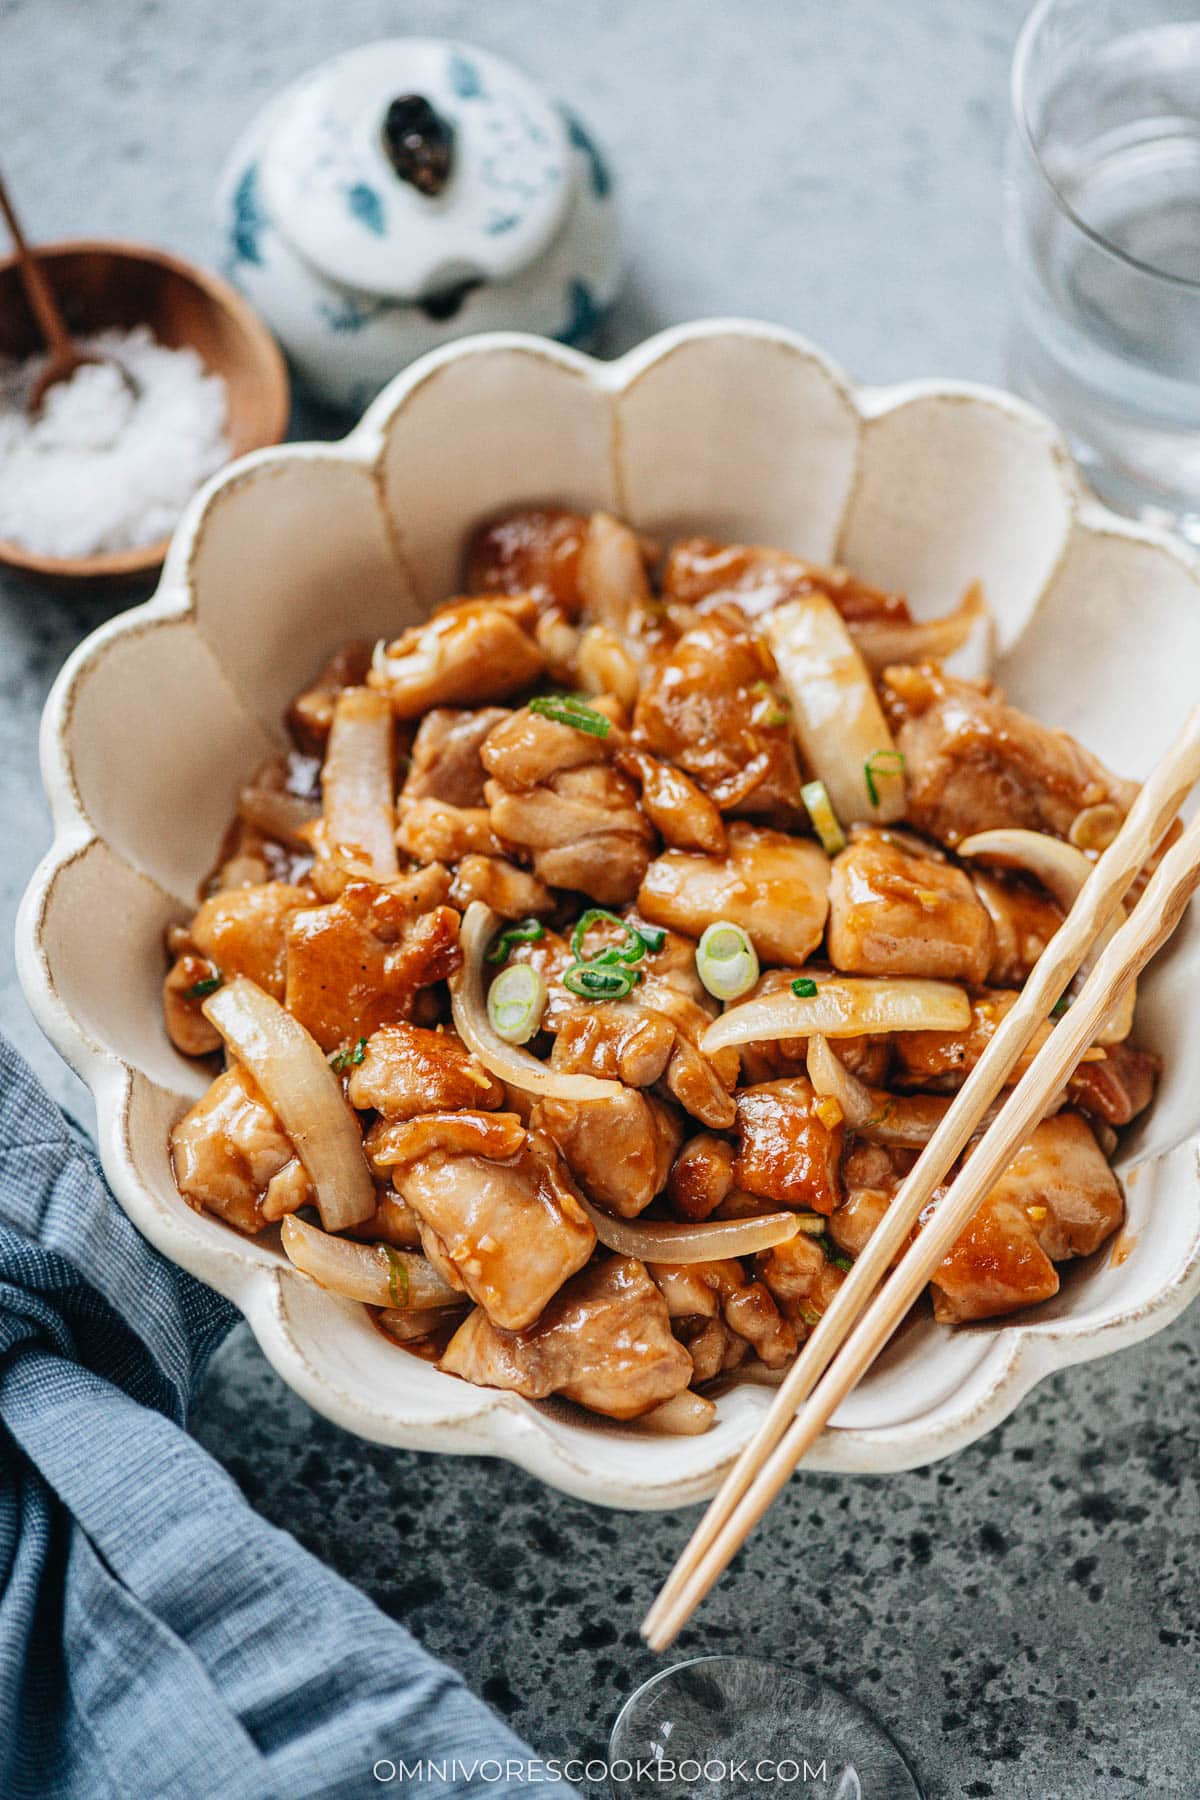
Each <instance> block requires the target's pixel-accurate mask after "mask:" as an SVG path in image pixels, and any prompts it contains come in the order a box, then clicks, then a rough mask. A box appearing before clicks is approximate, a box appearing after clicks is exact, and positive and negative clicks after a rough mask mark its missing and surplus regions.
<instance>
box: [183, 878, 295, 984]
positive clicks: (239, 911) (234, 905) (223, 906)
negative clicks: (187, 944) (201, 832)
mask: <svg viewBox="0 0 1200 1800" xmlns="http://www.w3.org/2000/svg"><path fill="white" fill-rule="evenodd" d="M314 899H315V896H314V895H313V894H312V893H311V892H310V891H309V890H308V889H307V888H300V887H291V886H290V885H289V884H288V883H287V882H283V881H268V882H265V883H264V884H263V885H262V886H261V887H240V888H229V889H226V890H223V891H222V892H221V893H219V894H213V895H211V896H210V897H209V899H207V900H205V901H204V902H203V904H202V905H201V907H200V910H199V912H198V913H197V914H196V916H195V918H194V919H193V920H192V922H191V925H190V926H189V927H188V936H189V938H190V940H191V942H192V944H193V945H194V947H195V949H196V950H197V951H198V952H199V954H200V955H201V956H204V957H207V959H208V961H209V962H210V963H212V964H213V965H214V967H215V968H217V969H219V970H220V972H221V974H222V975H223V976H224V977H225V978H226V979H229V978H230V977H231V976H234V975H246V976H248V977H249V979H250V980H251V981H253V982H256V983H257V984H258V986H259V987H260V988H262V989H263V990H264V991H265V992H266V993H268V994H270V995H271V997H272V999H274V1000H282V999H283V993H284V983H285V980H286V972H287V941H288V930H289V927H290V925H291V922H292V920H293V918H294V917H295V916H296V914H297V913H298V912H302V911H304V910H305V909H308V908H312V906H313V903H314Z"/></svg>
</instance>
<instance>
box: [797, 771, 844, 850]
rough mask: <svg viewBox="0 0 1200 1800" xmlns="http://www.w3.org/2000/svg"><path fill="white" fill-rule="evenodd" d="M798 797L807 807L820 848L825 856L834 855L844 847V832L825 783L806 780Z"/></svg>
mask: <svg viewBox="0 0 1200 1800" xmlns="http://www.w3.org/2000/svg"><path fill="white" fill-rule="evenodd" d="M800 798H801V799H802V800H803V802H804V804H805V806H806V807H807V809H808V816H809V818H810V819H811V820H812V823H813V830H814V831H815V832H816V834H817V836H818V837H819V838H820V840H821V848H822V850H824V852H825V854H826V856H836V855H837V853H838V851H839V850H844V849H845V848H846V834H845V832H844V831H843V830H842V827H841V824H840V822H839V820H838V816H837V814H836V813H835V812H834V810H833V803H832V801H831V800H830V798H829V793H828V790H827V788H826V786H825V783H824V782H823V781H806V782H805V784H804V786H803V787H802V788H801V789H800Z"/></svg>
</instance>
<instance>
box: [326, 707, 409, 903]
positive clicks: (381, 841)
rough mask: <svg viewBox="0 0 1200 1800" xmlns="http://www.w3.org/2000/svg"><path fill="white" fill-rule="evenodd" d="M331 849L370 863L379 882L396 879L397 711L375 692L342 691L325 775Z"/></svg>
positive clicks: (330, 741) (328, 833) (330, 733)
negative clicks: (394, 787) (394, 745)
mask: <svg viewBox="0 0 1200 1800" xmlns="http://www.w3.org/2000/svg"><path fill="white" fill-rule="evenodd" d="M321 798H322V803H323V807H324V836H325V845H326V848H327V849H328V850H329V851H330V852H331V853H333V854H335V855H336V854H340V853H349V854H350V855H351V856H352V857H353V858H354V859H355V860H356V861H362V862H365V863H367V864H368V866H369V868H370V870H371V873H372V875H373V876H374V877H375V879H376V880H377V881H390V880H391V879H393V877H394V876H395V875H396V874H397V872H398V869H399V864H398V863H397V861H396V842H395V830H396V820H395V809H394V807H393V805H392V709H391V707H390V706H389V705H388V700H387V696H386V694H380V693H378V692H377V691H376V690H375V689H374V688H366V687H356V688H353V687H352V688H343V689H342V692H341V693H340V694H339V695H338V698H337V705H336V707H335V708H334V714H333V724H332V726H331V727H330V731H329V747H328V749H327V750H326V752H325V766H324V769H323V770H322V773H321Z"/></svg>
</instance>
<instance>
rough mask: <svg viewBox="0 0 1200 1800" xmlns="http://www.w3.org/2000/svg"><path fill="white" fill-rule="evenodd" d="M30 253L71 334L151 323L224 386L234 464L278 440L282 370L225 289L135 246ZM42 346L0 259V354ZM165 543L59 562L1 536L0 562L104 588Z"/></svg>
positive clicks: (10, 268) (283, 406) (266, 336)
mask: <svg viewBox="0 0 1200 1800" xmlns="http://www.w3.org/2000/svg"><path fill="white" fill-rule="evenodd" d="M37 254H38V259H39V261H40V262H41V264H42V266H43V268H44V269H45V271H46V275H47V278H48V279H49V281H50V283H51V286H52V287H53V289H54V292H55V295H56V296H57V299H58V302H59V305H60V306H61V307H62V310H63V314H64V316H65V318H66V321H67V324H68V326H69V327H70V329H71V331H72V332H73V333H75V334H78V335H81V336H82V335H84V334H85V333H88V332H93V331H101V330H103V329H104V328H105V327H108V326H116V327H118V328H120V329H122V330H128V329H129V328H130V327H132V326H134V325H148V326H149V327H150V329H151V331H152V332H153V333H154V335H155V337H156V338H157V339H158V340H159V342H160V343H163V344H169V345H170V346H171V347H172V348H178V347H180V346H183V345H190V346H191V348H192V349H193V350H195V351H197V353H198V354H199V356H200V357H201V359H202V361H203V362H204V365H205V367H206V368H207V369H209V370H210V371H211V372H212V373H213V374H215V375H219V376H220V377H221V378H222V380H223V381H224V383H225V388H226V392H227V395H228V407H229V411H228V417H227V419H226V426H225V430H226V435H227V437H228V439H229V445H230V455H231V457H233V456H242V455H244V454H245V452H246V451H247V450H260V449H262V448H263V447H264V446H265V445H267V444H277V443H278V442H279V441H280V439H281V438H282V437H283V435H284V433H285V432H286V430H287V424H288V403H289V390H288V375H287V367H286V364H285V363H284V360H283V356H282V354H281V353H280V350H279V346H278V345H277V344H276V342H275V340H274V338H273V337H272V336H271V334H270V332H269V331H268V330H267V328H266V326H265V325H264V324H263V323H262V320H261V319H260V318H259V317H258V315H257V313H255V312H254V311H253V310H252V308H251V307H249V306H248V305H247V304H246V302H245V301H244V300H243V299H242V298H241V296H240V295H239V294H236V293H235V292H234V290H233V289H232V288H231V287H230V286H229V284H228V282H225V281H222V280H221V279H220V277H219V276H216V275H210V274H209V273H208V271H207V270H205V269H199V268H196V267H194V266H193V265H192V264H191V263H186V262H183V261H182V260H181V259H180V258H179V257H177V256H170V255H168V254H167V252H166V251H164V250H149V249H144V248H143V247H142V246H141V245H140V244H117V243H91V242H85V241H79V242H72V243H66V244H51V245H48V246H45V247H39V249H38V253H37ZM41 349H42V341H41V338H40V336H39V334H38V330H37V326H36V325H35V323H34V320H33V315H32V313H31V312H30V310H29V307H28V304H27V302H26V299H25V290H24V289H23V287H22V286H21V281H20V277H19V275H18V272H17V265H16V258H15V257H10V258H8V259H7V260H6V261H4V262H0V355H3V356H15V357H24V356H29V355H32V354H33V353H35V352H37V351H39V350H41ZM169 542H170V540H169V538H164V539H163V540H162V541H161V543H157V544H144V545H142V546H141V547H140V548H138V549H136V550H110V551H105V552H104V553H102V554H101V555H99V556H86V557H61V556H40V555H38V554H36V553H35V552H34V551H32V550H26V549H24V548H23V546H22V545H20V544H14V543H12V542H10V541H8V540H6V539H2V538H0V563H3V564H5V565H7V566H8V567H9V568H11V569H19V570H20V571H21V572H22V573H23V574H26V575H29V576H31V577H34V578H35V579H41V580H44V581H48V582H52V583H55V584H71V585H74V584H75V583H78V582H89V583H93V584H97V583H99V584H103V585H106V586H107V585H109V584H115V583H117V582H134V581H137V580H138V579H139V578H144V577H148V576H150V575H153V573H154V572H155V570H157V569H158V568H159V567H160V566H161V564H162V561H163V558H164V557H165V555H166V553H167V545H168V543H169Z"/></svg>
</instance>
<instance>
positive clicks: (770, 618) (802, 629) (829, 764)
mask: <svg viewBox="0 0 1200 1800" xmlns="http://www.w3.org/2000/svg"><path fill="white" fill-rule="evenodd" d="M759 628H760V630H761V631H762V632H763V633H764V635H765V636H766V639H767V642H768V643H769V644H770V646H771V651H772V654H773V655H774V657H775V663H776V666H777V668H778V670H779V678H780V680H781V681H782V683H783V686H784V688H785V690H786V692H787V697H788V700H789V701H790V703H791V708H792V726H793V729H794V731H795V734H796V741H797V743H798V744H799V746H800V749H801V752H802V754H803V756H804V760H805V762H806V763H807V765H808V767H809V769H810V770H811V771H812V774H813V775H814V776H815V777H816V779H817V780H818V781H823V782H824V783H825V789H826V792H827V793H828V795H829V800H830V804H831V805H832V807H833V810H834V812H835V813H836V814H837V816H838V818H839V819H840V820H841V822H842V824H843V825H851V824H854V823H856V822H858V821H864V822H868V823H872V824H886V823H888V822H890V821H891V820H893V819H899V818H900V817H902V815H903V813H904V774H903V765H902V763H901V761H900V759H899V757H898V754H897V751H896V746H895V744H894V743H893V741H892V734H891V732H890V731H889V729H888V725H887V721H886V719H885V718H884V716H883V709H882V707H881V706H880V704H879V698H878V696H877V694H876V692H875V688H874V685H873V683H872V681H871V677H870V675H869V674H868V672H867V666H866V664H865V663H864V662H863V659H862V657H861V656H860V655H859V653H858V651H857V650H856V649H855V646H854V640H853V638H852V637H851V636H850V633H849V631H848V630H847V627H846V623H845V621H844V620H843V618H842V615H841V614H840V613H839V612H838V609H837V607H836V606H835V605H834V604H833V601H832V600H830V599H827V598H826V596H825V595H824V594H805V595H803V596H802V597H800V598H799V599H796V600H786V601H785V602H784V604H783V605H782V606H777V607H775V609H774V610H773V611H772V612H769V613H767V614H766V615H765V617H764V618H762V619H761V620H760V621H759ZM880 752H884V753H886V755H887V757H888V762H887V763H886V764H885V763H881V764H880V765H879V766H878V767H877V771H876V773H875V774H874V776H873V780H874V786H875V795H876V797H875V799H874V800H872V798H871V790H870V788H869V787H868V785H867V779H866V774H865V770H866V765H867V764H868V762H870V761H871V759H872V758H873V757H876V756H879V754H880Z"/></svg>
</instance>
